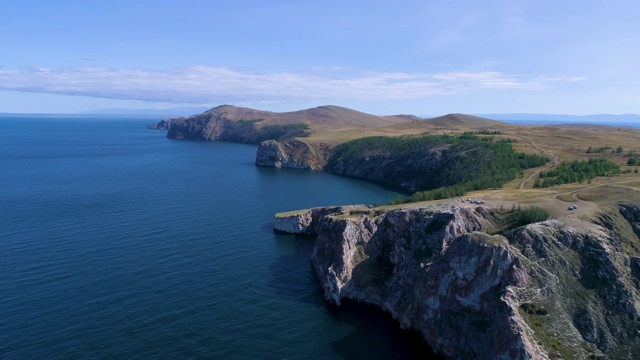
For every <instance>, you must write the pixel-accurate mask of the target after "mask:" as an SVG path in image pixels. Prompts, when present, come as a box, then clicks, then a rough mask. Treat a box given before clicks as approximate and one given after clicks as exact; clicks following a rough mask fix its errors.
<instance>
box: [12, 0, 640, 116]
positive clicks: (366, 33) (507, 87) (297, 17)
mask: <svg viewBox="0 0 640 360" xmlns="http://www.w3.org/2000/svg"><path fill="white" fill-rule="evenodd" d="M0 9H1V11H0V113H2V112H6V113H77V112H85V111H91V110H96V109H105V108H114V109H116V108H118V109H171V108H177V107H214V106H218V105H222V104H231V105H236V106H246V107H252V108H258V109H263V110H270V111H294V110H299V109H305V108H310V107H315V106H321V105H329V104H331V105H338V106H344V107H349V108H352V109H355V110H359V111H364V112H368V113H372V114H379V115H389V114H419V115H434V116H437V115H442V114H447V113H469V114H483V113H493V114H498V113H551V114H571V115H586V114H603V113H607V114H630V113H634V114H638V113H640V21H638V14H640V2H638V1H637V0H608V1H601V0H598V1H593V0H584V1H563V0H552V1H551V0H530V1H529V0H523V1H519V0H486V1H470V0H468V1H455V0H449V1H447V0H421V1H409V0H407V1H404V0H396V1H374V0H369V1H359V0H354V1H349V0H342V1H334V0H323V1H317V0H313V1H304V0H300V1H282V0H269V1H266V0H264V1H257V0H255V1H243V0H235V1H212V0H211V1H204V0H202V1H198V0H180V1H178V0H175V1H169V0H126V1H125V0H122V1H120V0H78V1H70V0H56V1H46V0H40V1H35V0H0Z"/></svg>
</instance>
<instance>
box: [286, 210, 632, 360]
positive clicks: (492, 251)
mask: <svg viewBox="0 0 640 360" xmlns="http://www.w3.org/2000/svg"><path fill="white" fill-rule="evenodd" d="M623 208H624V209H625V210H624V211H625V212H627V213H629V211H628V206H625V207H623ZM632 208H633V210H632V211H631V213H634V214H636V215H637V214H640V208H638V207H635V206H632ZM499 216H500V214H498V213H496V211H495V210H488V209H485V208H482V207H478V208H477V209H471V208H466V207H455V206H449V207H440V208H434V207H420V206H411V207H405V208H399V209H394V210H377V209H370V208H368V207H365V206H348V207H330V208H314V209H308V210H302V211H299V212H292V213H284V214H278V215H277V216H276V219H275V223H274V228H275V229H276V230H278V231H282V232H287V233H304V234H311V235H314V236H315V237H316V239H315V245H314V251H313V254H312V257H311V262H312V264H313V267H314V270H315V272H316V275H317V277H318V279H319V280H320V282H321V286H322V288H323V291H324V297H325V299H326V300H327V301H330V302H332V303H335V304H337V305H339V304H340V302H341V300H342V299H352V300H356V301H358V302H362V303H367V304H373V305H375V306H378V307H379V308H381V309H383V310H385V311H387V312H389V313H390V314H391V315H392V316H393V317H394V318H395V319H397V320H398V321H399V322H400V324H401V326H402V327H403V328H410V329H415V330H417V331H419V332H420V333H421V334H422V335H423V336H424V338H425V339H426V340H427V341H428V343H429V344H430V345H431V346H432V347H433V348H434V349H435V350H436V351H437V352H438V353H440V354H443V355H445V356H447V357H449V358H460V359H465V358H504V359H547V358H576V359H580V358H588V357H590V356H591V357H594V358H595V357H597V356H604V357H607V358H629V359H630V358H637V357H638V356H639V355H640V354H639V351H640V350H638V349H640V347H638V345H639V344H640V337H639V330H640V308H639V306H638V298H639V297H640V294H639V292H638V287H637V286H635V285H634V283H633V281H630V279H633V278H634V275H633V274H632V272H633V269H632V266H634V264H636V261H635V259H637V257H633V256H629V255H628V254H625V253H624V252H623V251H617V250H621V239H620V236H619V234H616V233H615V232H612V231H609V230H607V229H606V228H605V227H603V226H600V225H596V224H592V223H586V222H579V223H578V222H576V223H573V224H568V223H565V222H562V221H559V220H548V221H545V222H542V223H535V224H530V225H527V226H524V227H520V228H516V229H508V230H505V231H501V232H500V233H499V234H498V233H494V232H493V230H492V229H495V219H496V218H498V217H499ZM625 219H626V220H627V221H628V225H629V226H637V219H634V218H633V217H632V216H628V217H627V218H625ZM635 281H636V282H637V279H636V280H635ZM596 283H597V284H598V286H595V284H596Z"/></svg>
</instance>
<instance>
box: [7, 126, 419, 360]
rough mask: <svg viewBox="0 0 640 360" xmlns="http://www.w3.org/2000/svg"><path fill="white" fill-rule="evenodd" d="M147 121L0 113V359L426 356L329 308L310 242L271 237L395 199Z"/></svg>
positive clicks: (369, 323)
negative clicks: (325, 211)
mask: <svg viewBox="0 0 640 360" xmlns="http://www.w3.org/2000/svg"><path fill="white" fill-rule="evenodd" d="M149 122H150V121H149V119H140V118H126V117H124V118H123V117H120V118H115V117H95V116H94V117H83V116H31V117H11V116H2V117H0V125H1V126H2V129H3V132H2V134H1V135H0V184H1V187H0V273H1V274H2V275H1V276H0V358H1V359H36V358H47V359H76V358H109V359H142V358H144V359H148V358H163V359H164V358H216V359H222V358H224V359H227V358H234V359H248V358H267V359H358V358H368V359H376V358H379V359H389V358H397V359H404V358H414V357H421V356H422V357H424V356H426V355H425V354H429V350H428V349H427V346H426V344H425V343H424V341H422V340H421V339H420V337H419V336H417V335H416V334H415V333H412V332H407V331H402V330H400V329H399V328H398V327H397V325H396V323H395V322H394V321H393V320H392V319H390V318H389V317H388V316H387V315H386V314H383V313H381V312H379V311H376V310H375V309H370V308H368V307H365V306H360V305H356V304H349V303H347V304H346V305H345V306H342V307H340V308H335V307H332V306H329V305H327V304H326V302H325V301H324V300H323V299H322V294H321V293H320V290H319V284H318V282H317V280H316V279H315V275H314V274H313V270H312V268H311V265H310V263H309V257H310V253H311V250H312V246H313V239H310V238H306V237H297V236H291V235H282V234H275V233H274V232H273V231H272V225H273V215H274V213H276V212H280V211H288V210H292V209H301V208H308V207H314V206H328V205H340V204H358V203H364V204H371V203H384V202H386V201H388V200H390V199H392V198H394V197H396V196H397V195H398V194H396V193H394V192H393V191H390V190H388V189H384V188H382V187H379V186H376V185H373V184H370V183H366V182H362V181H357V180H353V179H347V178H341V177H336V176H332V175H329V174H326V173H322V172H310V171H296V170H284V169H282V170H278V169H270V168H258V167H256V166H254V164H253V160H254V157H255V151H256V147H255V146H250V145H241V144H232V143H222V142H190V141H176V140H170V139H167V138H166V137H165V134H166V133H165V132H163V131H156V130H147V129H146V125H147V124H148V123H149Z"/></svg>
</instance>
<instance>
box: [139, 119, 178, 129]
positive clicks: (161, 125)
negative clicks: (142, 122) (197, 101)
mask: <svg viewBox="0 0 640 360" xmlns="http://www.w3.org/2000/svg"><path fill="white" fill-rule="evenodd" d="M182 119H184V118H183V117H175V118H167V119H163V120H160V121H159V122H157V123H156V122H154V123H153V124H151V125H149V126H147V129H152V130H169V128H170V127H171V124H173V123H174V122H176V121H179V120H182Z"/></svg>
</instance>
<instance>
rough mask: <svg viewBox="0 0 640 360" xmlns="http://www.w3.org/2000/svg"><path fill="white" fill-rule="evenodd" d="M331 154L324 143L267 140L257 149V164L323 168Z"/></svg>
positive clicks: (276, 166) (279, 166)
mask: <svg viewBox="0 0 640 360" xmlns="http://www.w3.org/2000/svg"><path fill="white" fill-rule="evenodd" d="M328 154H329V146H328V145H326V144H324V143H312V144H310V143H308V142H305V141H301V140H287V141H282V142H280V141H276V140H267V141H263V142H262V143H260V146H259V147H258V150H257V151H256V165H257V166H266V167H275V168H291V169H305V170H319V169H322V167H323V166H324V164H325V163H326V159H327V156H328Z"/></svg>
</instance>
